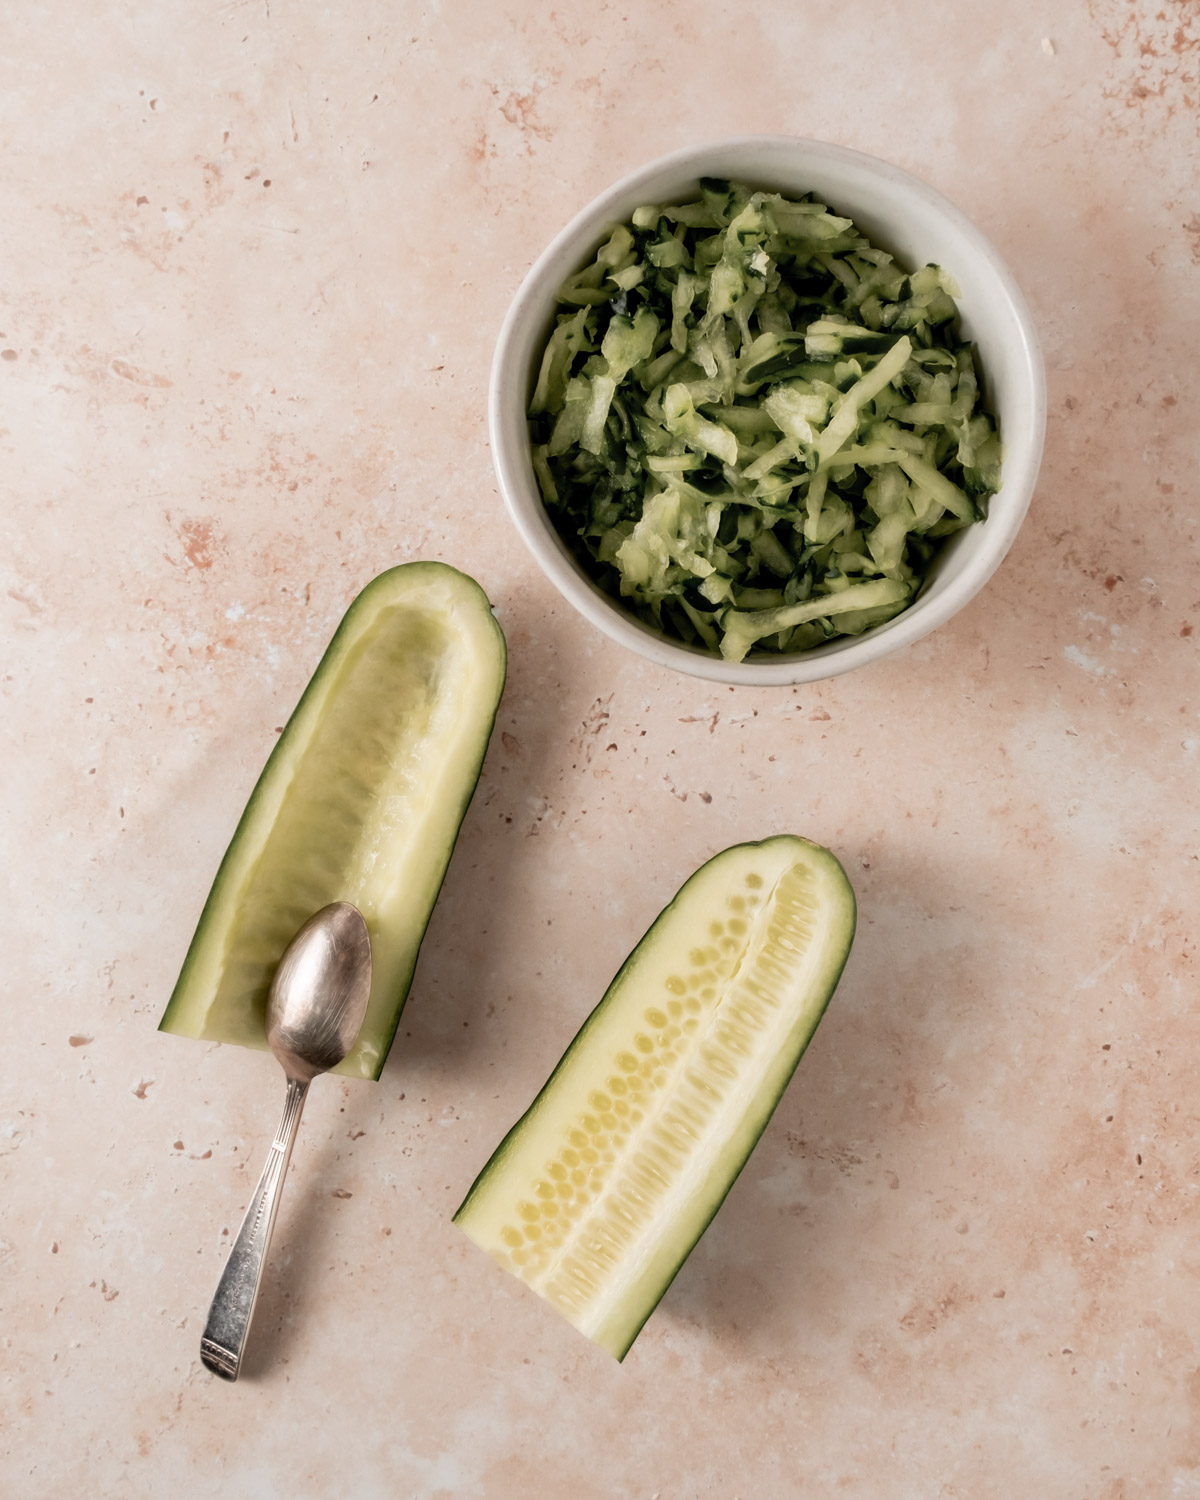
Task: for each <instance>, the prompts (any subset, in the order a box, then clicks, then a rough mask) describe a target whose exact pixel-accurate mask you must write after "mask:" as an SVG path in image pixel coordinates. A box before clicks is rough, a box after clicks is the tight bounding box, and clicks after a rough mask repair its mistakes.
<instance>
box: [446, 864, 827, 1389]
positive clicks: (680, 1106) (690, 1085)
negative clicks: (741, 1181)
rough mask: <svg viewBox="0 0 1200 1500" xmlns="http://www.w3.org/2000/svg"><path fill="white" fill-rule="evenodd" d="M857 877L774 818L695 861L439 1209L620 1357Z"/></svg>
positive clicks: (814, 991) (812, 993) (796, 1043)
mask: <svg viewBox="0 0 1200 1500" xmlns="http://www.w3.org/2000/svg"><path fill="white" fill-rule="evenodd" d="M854 924H855V903H854V894H853V891H852V890H851V888H850V884H849V881H848V880H847V879H846V875H845V872H844V871H843V870H842V867H841V865H840V864H839V863H838V862H837V860H836V859H835V858H834V856H833V855H832V854H830V853H829V852H828V851H827V850H825V849H821V848H820V847H818V846H817V845H815V844H811V843H809V842H807V841H806V840H804V839H800V838H795V837H792V836H790V835H784V836H779V837H776V838H771V839H767V840H765V841H764V842H763V843H760V844H740V845H736V846H735V847H734V848H732V849H727V850H725V852H724V853H722V854H719V855H717V856H716V857H715V858H714V859H712V860H710V861H709V862H708V863H707V864H706V865H704V866H702V867H701V868H700V869H699V870H698V871H697V872H696V873H695V874H694V875H693V876H692V877H691V879H690V880H689V881H688V882H687V883H686V884H685V885H684V886H683V888H682V889H681V890H680V892H679V893H678V895H677V896H676V897H675V899H674V901H672V902H671V904H670V905H669V906H668V907H667V908H666V910H665V911H664V912H663V913H662V914H661V915H660V916H659V918H658V920H657V921H656V922H655V923H654V925H653V926H652V927H651V928H650V930H649V932H648V933H647V934H646V936H645V937H644V938H643V939H642V941H641V942H640V943H639V944H638V946H637V947H636V948H635V949H634V951H633V953H632V954H631V955H630V957H629V958H628V959H627V960H626V962H625V964H624V966H623V967H622V969H621V971H620V973H618V975H617V976H616V978H615V979H614V980H613V982H612V984H611V985H610V986H609V988H608V990H607V992H606V994H605V995H604V998H603V999H602V1000H601V1001H600V1003H599V1005H598V1006H597V1007H596V1009H595V1010H594V1011H593V1012H592V1014H591V1015H590V1016H589V1018H588V1019H587V1021H586V1022H585V1023H584V1026H583V1028H582V1030H581V1031H580V1032H579V1034H578V1036H577V1037H576V1038H575V1040H574V1041H573V1042H572V1043H571V1045H570V1047H569V1048H568V1049H567V1052H566V1053H565V1055H564V1056H563V1058H562V1060H561V1062H560V1063H559V1064H558V1067H557V1068H556V1069H555V1071H554V1073H553V1074H552V1076H551V1078H550V1080H549V1082H548V1083H547V1084H546V1086H545V1087H544V1088H543V1089H542V1091H541V1093H540V1094H539V1095H538V1096H537V1098H536V1099H535V1100H534V1102H533V1104H532V1105H531V1106H530V1108H529V1109H528V1110H527V1111H526V1113H525V1114H524V1115H523V1116H522V1117H521V1119H520V1120H519V1121H518V1122H517V1124H516V1125H515V1126H514V1127H513V1128H512V1130H511V1131H510V1132H509V1133H508V1135H507V1136H506V1137H505V1139H504V1140H503V1142H502V1143H501V1144H500V1146H499V1148H498V1149H497V1150H496V1152H495V1154H494V1155H493V1156H492V1158H491V1160H490V1161H489V1162H488V1164H487V1165H486V1166H485V1167H484V1169H483V1171H482V1172H481V1173H480V1175H479V1177H478V1178H477V1179H476V1181H475V1184H474V1186H473V1187H472V1188H471V1191H470V1193H469V1194H468V1195H467V1198H466V1199H465V1201H464V1202H463V1204H462V1207H461V1208H460V1209H459V1210H458V1213H457V1214H456V1215H455V1222H456V1223H457V1224H458V1225H459V1226H460V1227H461V1228H462V1229H463V1230H464V1232H465V1233H466V1234H467V1235H468V1236H469V1238H470V1239H472V1240H473V1241H474V1242H475V1243H476V1244H477V1245H479V1246H480V1247H481V1248H482V1249H483V1250H485V1251H486V1252H487V1253H488V1254H489V1255H490V1256H492V1258H493V1259H494V1260H496V1261H497V1262H498V1263H499V1264H500V1265H502V1266H503V1267H504V1268H505V1269H506V1270H508V1271H511V1272H512V1273H513V1274H514V1275H516V1276H518V1277H520V1279H521V1280H522V1281H525V1282H526V1283H527V1284H528V1285H529V1286H531V1287H532V1288H533V1289H534V1290H535V1291H536V1292H537V1293H538V1294H539V1295H540V1296H542V1297H544V1298H545V1299H546V1300H547V1301H548V1302H550V1303H551V1305H552V1306H554V1307H555V1308H556V1309H557V1310H558V1311H559V1312H560V1313H561V1314H562V1315H563V1316H564V1317H565V1318H566V1319H567V1320H568V1321H569V1322H570V1323H572V1324H573V1325H574V1326H575V1327H576V1328H578V1329H579V1330H580V1332H582V1333H584V1334H586V1335H587V1336H588V1337H589V1338H591V1339H593V1340H594V1341H595V1342H596V1343H597V1344H599V1345H600V1346H601V1348H603V1349H606V1350H607V1351H608V1352H609V1353H610V1354H612V1355H614V1356H615V1357H616V1358H617V1359H622V1358H623V1357H624V1355H625V1353H626V1352H627V1350H628V1349H629V1346H630V1345H631V1344H632V1342H633V1340H634V1338H635V1337H636V1336H637V1333H638V1331H639V1329H640V1328H641V1327H642V1325H643V1323H644V1322H645V1321H646V1319H647V1318H648V1317H649V1315H650V1313H651V1312H652V1311H653V1310H654V1308H655V1306H656V1305H657V1303H658V1301H659V1299H660V1298H661V1297H662V1295H663V1293H664V1292H665V1291H666V1289H667V1287H668V1286H669V1285H670V1283H671V1280H672V1279H673V1277H674V1276H675V1273H676V1272H677V1271H678V1270H679V1267H680V1266H681V1265H682V1264H683V1262H684V1260H685V1259H686V1257H687V1255H688V1253H689V1251H690V1250H691V1249H692V1246H693V1245H694V1244H695V1243H696V1241H697V1240H698V1239H699V1237H700V1235H701V1234H702V1233H703V1232H704V1229H705V1228H706V1226H707V1225H708V1223H709V1221H710V1220H711V1219H712V1217H713V1215H714V1214H715V1213H716V1211H717V1209H718V1208H719V1207H720V1204H721V1202H722V1200H723V1199H724V1197H725V1195H726V1193H727V1192H728V1191H729V1189H730V1187H731V1186H732V1185H733V1182H734V1179H735V1178H736V1177H737V1174H738V1172H739V1171H740V1170H741V1168H742V1166H743V1165H744V1163H745V1161H746V1159H747V1158H748V1156H749V1155H750V1152H751V1150H752V1149H753V1147H754V1144H755V1142H756V1141H757V1140H758V1137H759V1135H760V1134H761V1133H762V1130H763V1128H764V1126H765V1125H766V1123H767V1121H768V1120H769V1119H770V1117H771V1113H772V1111H773V1110H774V1108H775V1105H776V1103H777V1102H778V1100H779V1098H780V1096H781V1095H782V1093H783V1090H784V1088H785V1087H786V1086H787V1082H788V1080H789V1078H790V1077H791V1075H792V1072H793V1071H794V1069H795V1067H796V1064H797V1063H798V1062H799V1060H800V1057H801V1055H802V1054H803V1052H804V1049H805V1047H806V1046H807V1045H808V1042H809V1040H810V1038H811V1037H812V1034H813V1032H814V1031H815V1030H816V1026H817V1022H818V1021H819V1020H820V1018H821V1015H822V1014H823V1012H824V1010H825V1006H826V1004H827V1003H828V1001H829V998H830V996H831V995H832V994H833V991H834V988H835V987H836V985H837V982H838V979H839V977H840V975H841V972H842V967H843V965H844V964H845V961H846V957H847V955H848V953H849V951H850V944H851V942H852V940H853V936H854Z"/></svg>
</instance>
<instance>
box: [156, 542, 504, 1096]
mask: <svg viewBox="0 0 1200 1500" xmlns="http://www.w3.org/2000/svg"><path fill="white" fill-rule="evenodd" d="M505 662H506V655H505V646H504V636H503V633H502V632H501V630H500V627H499V625H497V623H496V621H495V619H494V617H493V615H492V612H491V606H490V605H489V603H488V600H487V596H486V595H485V594H484V592H483V590H482V589H481V588H480V587H479V585H478V584H477V583H476V582H475V581H474V579H471V578H468V577H467V576H466V575H465V574H463V573H459V572H457V571H456V570H455V569H454V568H451V567H447V566H446V565H445V564H444V563H436V562H416V563H406V564H404V565H402V566H401V567H398V568H392V569H391V570H390V571H389V572H387V573H382V574H380V576H379V577H378V578H376V579H375V580H374V581H373V582H372V583H369V584H368V585H367V587H366V588H365V589H363V591H362V593H360V594H359V596H358V597H357V599H355V601H354V603H353V604H351V606H350V608H349V609H348V610H347V612H346V615H345V617H344V619H343V620H342V623H341V625H340V626H339V627H338V630H337V633H336V634H335V635H334V637H333V640H332V641H331V642H330V645H329V649H328V650H327V651H326V652H325V655H324V656H323V657H322V658H321V662H320V665H319V666H318V667H317V670H316V672H315V673H314V674H313V678H312V681H311V682H310V683H309V684H308V687H307V688H306V689H305V691H304V696H303V697H302V698H301V699H300V702H299V704H298V705H297V707H296V711H295V713H293V715H292V717H291V719H290V720H289V721H288V723H287V726H286V728H285V729H284V731H283V734H282V736H281V737H280V739H279V742H278V744H277V745H276V746H275V749H274V750H273V751H272V752H271V756H270V759H269V760H268V761H267V764H266V766H265V768H264V770H263V773H262V775H261V776H260V777H259V780H258V784H257V786H256V787H255V788H254V791H253V792H252V793H251V795H250V801H249V802H248V803H247V805H246V810H245V812H244V813H243V814H242V818H241V822H240V823H239V824H238V826H237V831H236V832H235V833H234V836H233V841H232V843H231V844H230V845H229V848H228V849H227V850H226V852H225V857H224V859H223V860H222V861H221V867H220V869H219V870H218V871H217V876H216V880H215V881H214V883H213V887H212V890H211V892H210V893H209V897H208V901H207V903H206V904H205V907H204V911H203V913H202V914H201V917H200V924H199V926H198V927H197V929H196V935H195V937H194V938H193V939H192V944H191V947H190V948H189V949H188V954H187V958H186V959H185V961H184V965H183V972H182V973H181V974H180V976H179V982H178V984H177V985H176V986H175V992H174V994H173V995H172V996H171V999H170V1002H169V1003H168V1005H167V1009H166V1012H165V1013H164V1015H163V1018H162V1021H161V1022H160V1026H159V1029H160V1030H162V1031H173V1032H176V1033H177V1034H178V1035H180V1036H190V1037H199V1038H201V1039H203V1040H206V1041H217V1042H236V1043H238V1044H240V1045H242V1046H246V1047H265V1046H266V1037H265V1027H264V1016H265V1012H266V1003H267V991H268V988H269V986H270V982H271V976H272V974H273V973H274V971H275V968H276V966H277V964H278V963H279V959H280V957H281V955H282V953H283V950H284V948H285V947H286V946H287V944H288V943H289V942H290V941H291V939H292V937H293V936H294V935H295V933H296V931H297V929H298V928H299V927H300V926H301V925H302V924H303V923H304V922H305V921H306V920H307V919H308V918H309V917H310V916H311V915H312V914H313V912H315V911H317V910H318V909H319V908H320V907H322V906H325V905H327V904H328V903H329V902H331V901H351V902H353V903H354V905H355V906H357V907H358V909H359V910H360V911H361V912H362V914H363V916H364V917H365V918H366V921H367V927H368V929H369V931H370V934H371V947H372V956H373V964H372V980H371V999H370V1003H369V1005H368V1007H367V1016H366V1020H365V1021H364V1023H363V1028H362V1032H361V1033H360V1035H359V1039H358V1042H357V1044H356V1046H355V1047H354V1049H353V1050H352V1051H351V1052H350V1053H349V1055H348V1056H347V1057H346V1059H345V1061H344V1062H343V1063H341V1064H340V1066H339V1067H338V1068H337V1069H336V1071H337V1072H339V1073H345V1074H349V1075H350V1076H351V1077H355V1078H378V1077H379V1074H380V1072H381V1071H382V1069H383V1064H384V1062H385V1060H386V1058H387V1054H388V1048H389V1047H390V1046H391V1043H392V1038H393V1036H394V1035H395V1031H396V1026H397V1024H398V1022H399V1020H400V1012H401V1010H402V1009H403V1006H404V1001H405V999H406V998H407V995H408V989H409V985H410V984H411V982H412V975H413V969H414V967H415V966H416V962H417V952H418V950H419V948H420V946H421V939H422V937H424V935H425V928H426V926H427V924H428V922H429V917H430V914H431V912H432V911H433V904H434V901H435V900H436V899H437V894H438V891H439V889H440V888H441V884H442V878H443V876H444V875H445V873H446V866H447V865H448V864H449V862H450V854H451V851H452V850H453V848H454V842H455V839H456V838H457V836H458V829H459V824H460V823H461V822H462V819H463V814H464V813H465V812H466V810H467V804H468V803H469V802H470V800H471V794H472V793H473V792H474V790H475V783H476V781H477V780H478V778H479V770H480V767H481V765H482V763H483V757H484V752H485V751H486V749H487V744H488V739H489V737H490V735H491V731H492V725H493V723H494V721H495V717H496V708H497V705H498V704H499V701H500V693H501V690H502V689H503V687H504V675H505Z"/></svg>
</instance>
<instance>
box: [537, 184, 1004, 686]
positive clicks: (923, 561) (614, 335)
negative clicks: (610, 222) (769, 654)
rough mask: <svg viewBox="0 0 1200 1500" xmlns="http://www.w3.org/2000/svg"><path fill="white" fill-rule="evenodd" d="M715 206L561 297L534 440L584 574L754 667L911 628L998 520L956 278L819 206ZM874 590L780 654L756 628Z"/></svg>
mask: <svg viewBox="0 0 1200 1500" xmlns="http://www.w3.org/2000/svg"><path fill="white" fill-rule="evenodd" d="M700 188H701V193H700V197H699V198H698V199H697V200H696V201H694V202H691V203H686V204H681V205H656V204H648V205H644V206H642V207H640V208H638V209H637V210H636V211H635V212H634V214H633V216H632V220H631V222H630V223H629V224H623V225H618V226H616V227H615V228H614V229H613V230H612V232H611V233H610V235H609V238H608V239H607V240H606V241H605V243H604V244H603V245H602V246H601V247H600V249H599V251H598V252H597V254H596V257H595V259H594V260H593V261H592V262H591V263H590V264H589V265H588V266H586V267H584V268H583V269H582V270H581V271H579V272H577V273H576V274H575V275H574V276H572V277H571V278H570V279H569V280H568V282H567V283H566V284H565V285H564V286H563V288H562V289H561V291H560V294H559V301H560V304H561V311H560V312H559V314H558V316H557V319H556V323H555V327H554V329H553V331H552V333H551V335H550V338H549V341H548V343H547V345H546V349H545V354H544V357H543V360H542V364H541V368H540V371H539V374H538V378H537V382H536V387H535V390H534V394H533V397H532V400H531V402H530V406H529V426H530V439H531V447H532V462H533V467H534V472H535V474H536V477H537V480H538V484H539V487H540V490H541V494H542V498H543V501H544V502H545V504H546V507H547V509H548V511H549V513H550V515H551V517H552V519H553V521H554V524H555V527H556V528H557V530H558V532H559V534H560V535H561V536H562V537H563V539H564V541H565V542H566V543H567V545H568V546H569V547H570V549H571V551H572V553H573V555H574V556H575V558H576V559H577V560H578V562H579V563H580V565H581V566H582V567H583V568H584V571H585V572H587V573H588V575H589V576H590V577H592V578H593V579H594V580H595V581H596V582H597V583H598V584H599V585H600V587H601V588H603V589H604V590H605V591H606V592H608V593H609V594H610V595H612V596H613V597H615V598H617V599H618V600H620V601H621V602H622V603H623V604H624V605H625V606H626V607H627V608H628V609H630V610H631V611H632V612H633V613H634V614H635V615H636V616H637V617H638V618H639V619H641V620H642V621H643V622H644V623H646V624H648V625H651V626H653V627H654V628H655V629H658V630H661V631H663V632H665V633H667V634H668V635H673V636H676V637H678V638H680V639H683V640H685V641H689V642H692V643H695V644H700V645H703V646H705V647H706V648H707V649H711V650H719V651H720V652H721V654H723V655H724V656H725V657H727V658H728V659H730V660H733V661H739V660H741V659H742V657H743V656H744V655H745V654H746V652H747V651H748V650H750V649H751V648H754V649H757V650H759V651H763V650H769V651H775V652H779V651H785V652H794V651H800V650H804V649H807V648H809V647H811V646H814V645H817V644H820V643H821V642H823V641H825V640H827V639H829V638H830V637H832V636H835V635H839V634H841V635H845V634H854V633H857V632H858V631H861V630H865V629H869V628H871V627H872V626H874V625H877V624H880V623H883V622H884V621H886V620H888V619H890V618H892V617H893V616H894V615H895V614H896V613H898V612H899V611H900V610H902V609H904V608H906V607H907V606H908V604H910V603H911V602H912V600H913V599H914V598H915V597H916V595H917V593H918V592H919V590H920V587H921V584H922V582H923V580H924V577H925V575H926V572H927V569H928V567H929V565H930V563H931V561H932V559H933V558H934V556H935V555H936V552H937V549H938V546H939V544H940V541H941V539H942V538H943V537H945V536H947V535H948V534H950V533H951V532H952V531H956V530H958V529H959V528H961V527H962V526H967V525H970V524H972V523H973V522H975V521H979V520H982V519H984V518H985V516H986V509H987V497H988V496H989V495H990V494H993V493H994V492H995V491H996V489H997V488H998V487H999V477H1000V441H999V434H998V432H997V430H996V424H995V422H994V420H993V419H992V417H991V416H990V415H989V414H988V412H987V411H986V410H985V409H984V407H983V405H982V404H981V400H980V394H979V379H978V373H977V371H976V368H975V359H974V353H973V351H972V349H971V347H970V346H969V345H968V344H966V343H964V342H963V340H962V338H961V337H960V335H959V334H958V332H957V328H956V308H955V304H954V293H955V291H956V288H955V286H954V283H953V281H952V280H951V279H950V277H949V276H948V275H947V274H946V273H945V272H944V271H942V270H941V269H940V268H939V267H937V266H924V267H922V268H921V269H919V270H917V271H914V272H912V273H911V274H909V273H907V272H905V271H904V270H903V269H902V268H901V267H899V266H898V265H896V263H895V261H894V260H893V259H892V257H891V256H890V255H889V254H887V252H886V251H883V250H881V249H879V248H877V247H876V246H873V245H872V244H871V243H870V242H869V241H868V240H867V239H866V238H865V237H864V236H863V235H862V234H860V233H859V232H858V230H857V229H856V228H855V226H854V225H853V223H852V222H851V221H850V220H849V219H846V218H842V217H840V216H838V215H837V214H834V213H831V212H830V211H829V210H828V209H827V207H826V206H825V205H824V204H821V203H816V202H813V201H811V200H810V199H802V200H800V201H790V200H788V199H785V198H783V197H781V196H780V195H779V194H777V193H766V192H755V191H751V190H750V189H749V188H747V187H745V186H743V185H741V184H738V183H731V182H725V181H722V180H717V179H704V180H703V181H702V182H701V184H700ZM877 497H882V498H883V499H884V501H885V502H886V503H887V505H888V506H890V508H889V509H887V510H886V511H885V510H881V509H880V508H879V507H878V506H877V505H876V499H877ZM876 580H878V581H886V582H887V583H888V584H889V585H890V587H889V588H888V589H884V590H877V591H876V592H877V593H878V594H879V595H880V596H881V597H882V595H884V594H886V595H887V602H886V603H877V604H875V605H871V606H864V608H862V609H850V608H848V607H846V606H845V605H844V604H842V603H839V604H838V605H837V607H831V608H830V609H828V610H826V611H820V610H814V611H809V610H806V611H805V612H804V613H803V615H802V616H801V617H797V619H796V620H795V621H794V622H793V623H790V624H786V623H785V624H781V626H780V628H779V629H778V630H776V631H774V632H771V633H769V634H768V635H763V634H761V633H755V630H754V629H751V625H752V624H754V622H751V621H744V620H742V619H741V618H740V616H741V615H742V614H743V613H745V612H747V611H749V612H755V602H756V601H757V599H758V598H759V596H761V595H762V594H763V593H764V592H767V591H770V590H776V591H778V592H780V593H781V595H782V598H781V600H780V602H781V603H782V604H785V605H795V604H799V603H805V604H807V603H808V602H809V601H812V600H816V601H818V602H819V601H820V600H822V599H824V598H830V599H834V598H836V596H838V595H840V594H841V592H842V591H843V590H844V589H845V588H846V587H847V584H848V582H854V583H855V585H856V586H857V585H858V584H862V585H864V586H865V585H866V584H868V583H870V582H872V581H876ZM781 618H782V619H785V620H786V619H790V617H787V616H783V617H781Z"/></svg>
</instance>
